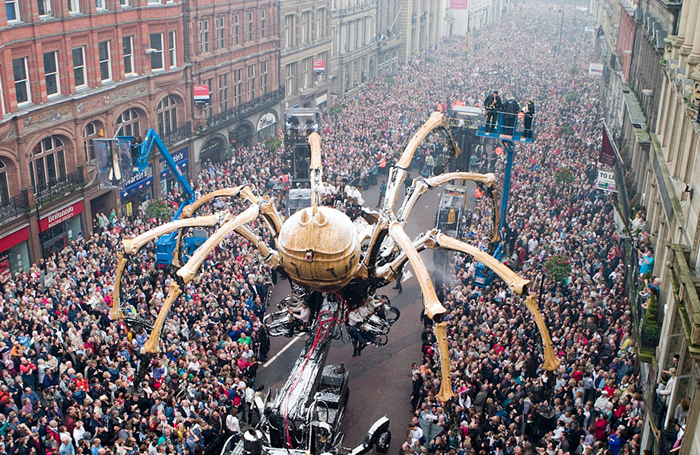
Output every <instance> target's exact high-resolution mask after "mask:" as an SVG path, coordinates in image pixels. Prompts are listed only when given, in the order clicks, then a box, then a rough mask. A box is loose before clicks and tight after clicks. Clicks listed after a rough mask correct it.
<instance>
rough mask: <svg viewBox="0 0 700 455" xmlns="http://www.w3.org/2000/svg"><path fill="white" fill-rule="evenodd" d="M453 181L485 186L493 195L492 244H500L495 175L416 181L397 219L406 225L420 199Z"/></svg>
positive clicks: (465, 174) (453, 174) (455, 175)
mask: <svg viewBox="0 0 700 455" xmlns="http://www.w3.org/2000/svg"><path fill="white" fill-rule="evenodd" d="M453 180H469V181H472V182H477V183H478V184H480V185H483V186H485V187H486V188H487V190H488V191H489V192H490V193H491V198H492V199H493V207H494V210H493V214H494V219H493V226H494V229H493V235H492V237H491V242H492V243H493V242H498V241H500V240H501V235H500V234H499V232H498V210H497V209H498V185H497V182H496V176H495V175H493V174H476V173H473V172H450V173H448V174H442V175H436V176H434V177H430V178H428V179H422V178H421V179H416V180H414V181H413V190H412V191H409V196H408V197H407V198H405V199H404V201H403V204H402V205H401V208H399V211H398V212H397V214H396V218H398V220H399V221H400V222H401V224H402V225H404V226H405V225H406V220H407V219H408V217H409V216H410V215H411V211H412V210H413V207H415V205H416V203H417V202H418V199H419V198H420V197H421V196H422V195H423V194H424V193H425V192H426V191H428V190H431V189H433V188H435V187H438V186H440V185H443V184H445V183H447V182H451V181H453Z"/></svg>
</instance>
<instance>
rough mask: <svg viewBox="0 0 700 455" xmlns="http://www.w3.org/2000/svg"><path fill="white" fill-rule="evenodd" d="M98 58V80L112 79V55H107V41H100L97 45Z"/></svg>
mask: <svg viewBox="0 0 700 455" xmlns="http://www.w3.org/2000/svg"><path fill="white" fill-rule="evenodd" d="M97 50H98V54H99V58H100V80H101V81H102V82H105V81H111V80H112V57H111V56H110V55H109V41H100V42H99V43H98V45H97Z"/></svg>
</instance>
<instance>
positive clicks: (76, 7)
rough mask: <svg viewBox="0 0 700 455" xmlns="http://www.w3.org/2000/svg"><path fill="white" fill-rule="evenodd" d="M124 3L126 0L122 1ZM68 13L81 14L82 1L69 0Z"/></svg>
mask: <svg viewBox="0 0 700 455" xmlns="http://www.w3.org/2000/svg"><path fill="white" fill-rule="evenodd" d="M122 1H124V0H122ZM68 12H69V13H71V14H77V13H79V12H80V0H68Z"/></svg>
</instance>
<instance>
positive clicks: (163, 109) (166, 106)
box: [157, 95, 177, 136]
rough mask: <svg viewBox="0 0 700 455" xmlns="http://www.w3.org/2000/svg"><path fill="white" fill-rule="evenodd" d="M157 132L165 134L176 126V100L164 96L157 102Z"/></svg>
mask: <svg viewBox="0 0 700 455" xmlns="http://www.w3.org/2000/svg"><path fill="white" fill-rule="evenodd" d="M157 110H158V134H160V135H161V136H166V135H167V134H168V133H170V132H171V131H172V130H174V129H175V128H177V100H176V99H175V97H174V96H170V95H168V96H166V97H165V98H163V99H162V100H161V101H160V103H158V108H157Z"/></svg>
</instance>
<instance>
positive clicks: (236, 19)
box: [231, 14, 241, 46]
mask: <svg viewBox="0 0 700 455" xmlns="http://www.w3.org/2000/svg"><path fill="white" fill-rule="evenodd" d="M240 20H241V18H240V15H239V14H234V15H233V18H232V20H231V45H232V46H238V45H239V44H240V42H241V35H240V33H241V23H240Z"/></svg>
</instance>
